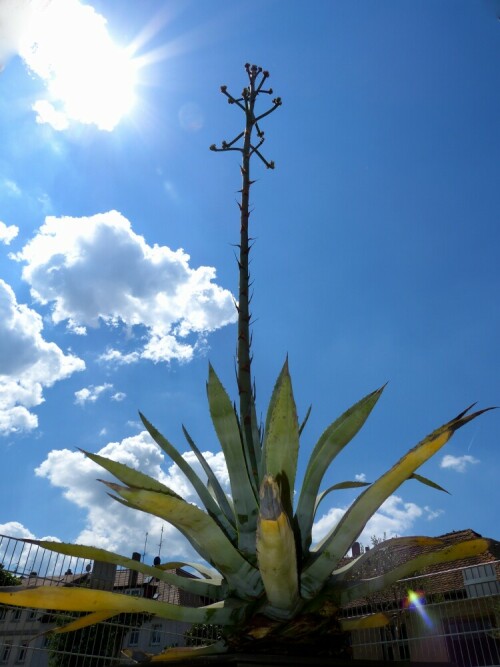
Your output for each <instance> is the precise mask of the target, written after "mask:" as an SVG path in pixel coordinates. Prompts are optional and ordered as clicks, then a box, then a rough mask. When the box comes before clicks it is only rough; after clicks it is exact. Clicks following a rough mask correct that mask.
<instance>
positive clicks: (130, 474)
mask: <svg viewBox="0 0 500 667" xmlns="http://www.w3.org/2000/svg"><path fill="white" fill-rule="evenodd" d="M80 451H81V452H82V454H85V456H86V457H87V458H88V459H90V460H91V461H93V462H94V463H97V465H98V466H101V468H104V470H107V471H108V472H110V473H111V474H112V475H113V476H114V477H116V479H119V480H120V482H123V483H124V484H127V485H128V486H136V487H137V488H139V489H149V490H150V491H159V492H160V493H174V491H172V489H169V488H168V487H167V486H165V484H162V483H161V482H159V481H158V480H156V479H154V478H153V477H150V476H149V475H145V474H144V473H143V472H140V470H136V469H135V468H131V467H130V466H128V465H125V464H124V463H119V462H118V461H113V460H112V459H108V458H106V457H104V456H100V455H99V454H92V453H91V452H87V451H85V450H84V449H80Z"/></svg>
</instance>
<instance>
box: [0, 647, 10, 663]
mask: <svg viewBox="0 0 500 667" xmlns="http://www.w3.org/2000/svg"><path fill="white" fill-rule="evenodd" d="M11 650H12V644H4V645H3V646H2V645H1V644H0V662H2V663H6V662H9V656H10V652H11Z"/></svg>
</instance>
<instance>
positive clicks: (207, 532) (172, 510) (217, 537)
mask: <svg viewBox="0 0 500 667" xmlns="http://www.w3.org/2000/svg"><path fill="white" fill-rule="evenodd" d="M104 483H105V484H106V486H108V487H110V488H111V489H113V490H114V491H115V492H116V493H118V494H119V495H120V496H121V497H122V498H124V499H125V500H126V501H127V502H128V503H130V504H131V505H133V506H134V507H136V508H137V509H140V510H142V511H143V512H147V513H149V514H153V515H154V516H159V517H160V518H162V519H165V521H168V522H169V523H171V524H172V525H173V526H175V527H176V528H178V530H180V531H181V532H182V533H183V534H184V535H185V536H186V537H188V539H189V540H190V542H191V544H193V546H195V548H196V549H197V550H198V552H199V553H200V555H202V556H203V557H204V558H206V559H207V560H208V561H209V562H210V563H211V564H212V565H213V566H214V567H215V568H217V570H219V572H221V573H222V574H223V575H224V577H225V578H226V579H227V581H228V584H229V587H230V588H231V589H235V590H238V592H239V593H240V595H241V596H242V597H246V598H254V597H256V596H258V595H259V593H260V592H261V589H262V586H261V582H260V577H259V573H258V571H257V570H256V569H255V568H254V567H253V566H252V565H250V563H249V562H248V561H247V560H245V558H243V556H242V555H241V553H240V552H239V551H238V550H237V549H236V548H235V547H234V546H233V544H232V543H231V542H230V541H229V539H228V538H227V536H226V534H225V533H224V532H223V531H222V530H221V529H220V528H219V526H218V525H217V524H216V523H215V521H214V520H213V519H212V518H211V517H210V516H208V514H206V513H205V512H203V511H202V510H200V509H199V507H196V505H190V504H189V503H187V502H186V501H184V500H182V499H180V498H176V497H175V496H169V495H167V494H165V493H158V492H156V491H147V490H145V489H130V488H128V487H125V486H120V485H118V484H112V483H110V482H104Z"/></svg>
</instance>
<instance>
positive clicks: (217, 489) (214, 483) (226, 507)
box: [182, 426, 234, 525]
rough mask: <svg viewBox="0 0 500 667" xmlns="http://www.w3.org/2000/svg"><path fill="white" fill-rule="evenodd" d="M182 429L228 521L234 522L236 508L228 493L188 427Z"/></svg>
mask: <svg viewBox="0 0 500 667" xmlns="http://www.w3.org/2000/svg"><path fill="white" fill-rule="evenodd" d="M182 431H183V433H184V435H185V437H186V440H187V441H188V444H189V446H190V447H191V449H192V450H193V452H194V454H195V455H196V458H197V459H198V461H199V462H200V464H201V467H202V468H203V471H204V473H205V474H206V476H207V478H208V482H209V486H210V488H211V489H212V490H213V497H214V498H215V500H216V501H217V503H218V505H219V507H220V508H221V510H222V511H223V512H224V514H225V515H226V517H227V519H228V521H229V522H230V524H231V525H233V523H234V509H233V508H232V507H231V505H230V504H229V501H228V499H227V496H226V494H225V493H224V490H223V489H222V486H221V485H220V483H219V480H218V479H217V477H216V476H215V474H214V472H213V470H212V468H211V467H210V466H209V465H208V463H207V461H206V459H205V457H204V456H203V454H202V453H201V452H200V450H199V449H198V447H197V446H196V444H195V442H194V440H193V439H192V438H191V436H190V435H189V433H188V431H187V429H186V428H185V427H184V426H183V427H182Z"/></svg>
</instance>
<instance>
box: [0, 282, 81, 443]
mask: <svg viewBox="0 0 500 667" xmlns="http://www.w3.org/2000/svg"><path fill="white" fill-rule="evenodd" d="M42 330H43V322H42V318H41V317H40V315H39V314H38V313H36V312H35V311H34V310H31V309H30V308H28V306H26V305H22V304H18V303H17V300H16V297H15V294H14V292H13V290H12V288H11V287H10V286H9V285H7V283H5V282H4V281H3V280H0V434H2V435H7V434H9V433H14V432H20V431H30V430H32V429H34V428H36V427H37V425H38V419H37V417H36V415H35V414H33V413H32V412H31V411H30V409H31V408H33V407H35V406H37V405H40V403H42V402H43V400H44V398H43V389H44V388H45V387H51V386H52V385H53V384H54V383H55V382H57V381H58V380H63V379H65V378H67V377H69V376H70V375H72V374H73V373H74V372H76V371H81V370H83V369H84V368H85V364H84V362H83V361H82V360H81V359H79V358H78V357H75V356H74V355H71V354H64V353H63V351H62V350H61V349H60V348H59V347H58V346H57V345H56V344H55V343H50V342H48V341H46V340H44V338H43V336H42Z"/></svg>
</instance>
